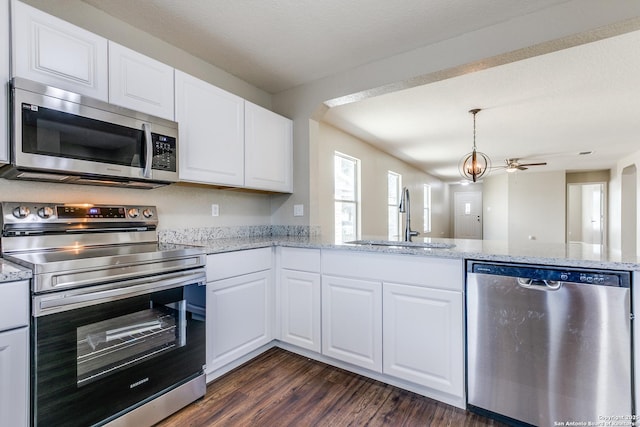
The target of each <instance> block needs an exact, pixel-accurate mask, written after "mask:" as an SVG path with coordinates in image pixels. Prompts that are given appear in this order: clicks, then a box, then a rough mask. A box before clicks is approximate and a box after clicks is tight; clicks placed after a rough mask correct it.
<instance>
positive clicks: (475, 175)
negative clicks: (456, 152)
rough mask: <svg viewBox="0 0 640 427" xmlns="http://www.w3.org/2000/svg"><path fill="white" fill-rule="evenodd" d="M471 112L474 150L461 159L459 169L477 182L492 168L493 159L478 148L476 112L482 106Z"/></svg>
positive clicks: (466, 176) (463, 175)
mask: <svg viewBox="0 0 640 427" xmlns="http://www.w3.org/2000/svg"><path fill="white" fill-rule="evenodd" d="M469 112H470V113H471V114H473V150H472V151H471V152H470V153H469V154H467V155H465V156H464V157H463V158H462V159H461V160H460V164H459V165H458V169H459V170H460V175H462V177H463V178H466V179H468V180H470V181H473V182H476V181H477V180H478V179H480V178H481V177H483V176H484V175H485V174H486V173H487V172H488V171H489V169H491V160H489V157H488V156H487V155H486V154H484V153H482V152H480V151H477V150H476V114H478V113H479V112H480V108H474V109H473V110H469Z"/></svg>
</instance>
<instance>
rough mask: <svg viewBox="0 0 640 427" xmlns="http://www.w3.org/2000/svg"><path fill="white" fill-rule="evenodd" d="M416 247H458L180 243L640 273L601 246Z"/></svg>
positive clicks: (469, 243) (485, 243) (209, 249)
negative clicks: (331, 251) (634, 271)
mask: <svg viewBox="0 0 640 427" xmlns="http://www.w3.org/2000/svg"><path fill="white" fill-rule="evenodd" d="M363 240H373V241H379V240H385V239H384V238H380V237H379V236H378V237H376V236H367V237H365V238H363ZM413 241H414V242H416V243H423V242H426V243H438V244H452V245H455V246H453V247H452V248H450V249H437V248H434V249H431V248H430V249H425V248H420V247H395V246H392V247H389V246H380V245H366V244H365V245H363V244H352V243H336V242H335V241H334V240H333V239H332V238H327V237H322V236H312V237H305V236H266V237H238V238H229V237H227V238H217V239H211V240H204V241H197V240H192V241H189V240H187V241H181V242H176V243H183V244H189V245H194V246H201V247H203V249H204V251H205V252H206V253H207V254H216V253H223V252H233V251H239V250H246V249H256V248H263V247H270V246H283V247H296V248H315V249H340V250H349V251H358V252H374V253H389V254H404V255H415V256H431V257H440V258H457V259H474V260H484V261H499V262H511V263H526V264H541V265H552V266H567V267H583V268H596V269H618V270H638V271H640V259H639V258H638V257H634V256H624V254H622V253H620V252H615V251H609V250H607V249H606V248H605V247H603V246H600V245H588V244H581V243H571V244H557V243H541V242H537V241H531V242H526V243H525V244H521V243H518V244H514V243H509V242H505V241H491V240H470V239H438V238H414V239H413Z"/></svg>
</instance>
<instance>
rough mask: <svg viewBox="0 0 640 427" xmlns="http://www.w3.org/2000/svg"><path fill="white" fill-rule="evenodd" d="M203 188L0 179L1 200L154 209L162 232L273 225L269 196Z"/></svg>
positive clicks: (175, 185)
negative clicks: (217, 208) (215, 210)
mask: <svg viewBox="0 0 640 427" xmlns="http://www.w3.org/2000/svg"><path fill="white" fill-rule="evenodd" d="M203 187H204V186H194V185H183V184H174V185H170V186H167V187H161V188H156V189H153V190H136V189H129V188H110V187H96V186H92V185H73V184H55V183H46V182H45V183H34V182H26V181H9V180H5V179H0V200H2V201H18V202H56V203H104V204H111V203H112V204H132V205H134V204H148V205H155V206H157V208H158V218H159V220H160V222H159V224H158V228H159V229H177V228H191V227H227V226H237V225H269V224H271V222H270V220H271V217H270V214H271V211H270V207H269V196H268V195H263V194H251V193H243V192H238V191H224V190H215V189H210V188H203ZM212 203H216V204H218V205H219V206H220V216H218V217H212V216H211V204H212Z"/></svg>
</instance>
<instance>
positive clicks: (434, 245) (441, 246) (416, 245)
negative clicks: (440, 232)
mask: <svg viewBox="0 0 640 427" xmlns="http://www.w3.org/2000/svg"><path fill="white" fill-rule="evenodd" d="M345 243H349V244H352V245H361V246H386V247H388V248H422V249H451V248H453V247H455V246H456V245H454V244H452V243H438V242H398V241H393V240H352V241H350V242H345Z"/></svg>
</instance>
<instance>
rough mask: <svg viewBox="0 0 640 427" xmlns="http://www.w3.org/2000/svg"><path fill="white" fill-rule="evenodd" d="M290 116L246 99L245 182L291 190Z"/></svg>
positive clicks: (264, 187)
mask: <svg viewBox="0 0 640 427" xmlns="http://www.w3.org/2000/svg"><path fill="white" fill-rule="evenodd" d="M292 131H293V126H292V122H291V120H289V119H287V118H286V117H282V116H280V115H278V114H276V113H274V112H272V111H269V110H266V109H264V108H262V107H260V106H258V105H255V104H252V103H250V102H248V101H245V183H244V184H245V186H246V187H249V188H257V189H261V190H270V191H280V192H285V193H291V192H293V178H292V177H293V166H292V165H293V157H292V152H293V151H292V145H293V135H292Z"/></svg>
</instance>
